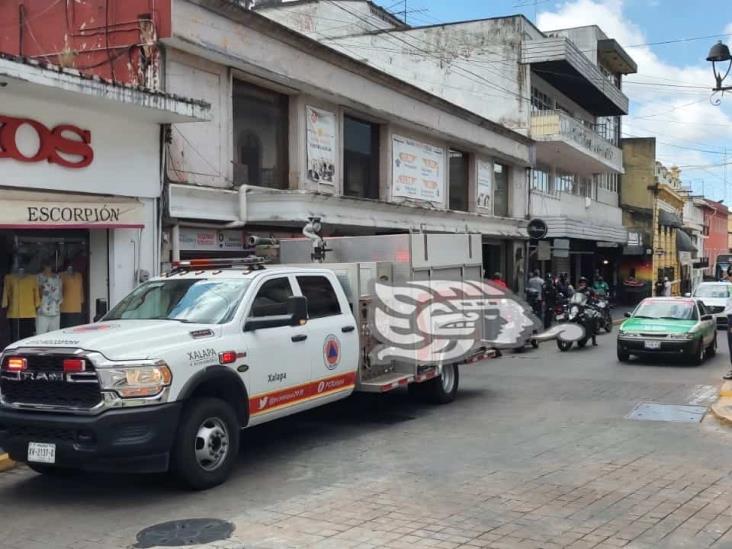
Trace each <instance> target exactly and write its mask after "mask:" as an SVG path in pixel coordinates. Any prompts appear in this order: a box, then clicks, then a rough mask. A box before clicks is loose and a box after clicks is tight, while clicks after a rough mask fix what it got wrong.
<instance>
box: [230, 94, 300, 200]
mask: <svg viewBox="0 0 732 549" xmlns="http://www.w3.org/2000/svg"><path fill="white" fill-rule="evenodd" d="M232 99H233V111H234V112H233V114H234V181H235V183H236V184H237V185H256V186H259V187H270V188H274V189H285V188H287V186H288V182H287V172H288V164H287V155H288V127H287V126H288V118H289V117H288V108H289V107H288V105H289V99H288V97H287V96H286V95H283V94H280V93H277V92H273V91H270V90H266V89H263V88H259V87H257V86H253V85H251V84H248V83H246V82H242V81H241V80H234V92H233V98H232Z"/></svg>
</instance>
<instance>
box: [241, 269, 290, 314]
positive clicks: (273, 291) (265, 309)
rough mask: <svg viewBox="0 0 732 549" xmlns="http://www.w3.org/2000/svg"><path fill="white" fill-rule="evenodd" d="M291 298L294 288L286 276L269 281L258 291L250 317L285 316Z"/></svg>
mask: <svg viewBox="0 0 732 549" xmlns="http://www.w3.org/2000/svg"><path fill="white" fill-rule="evenodd" d="M290 297H292V286H291V285H290V280H289V279H288V278H287V277H286V276H281V277H279V278H273V279H272V280H268V281H266V282H265V283H264V284H262V287H261V288H259V290H258V291H257V295H256V296H255V298H254V301H253V302H252V310H251V311H250V312H249V316H252V317H262V316H275V315H285V314H287V303H288V301H289V299H290Z"/></svg>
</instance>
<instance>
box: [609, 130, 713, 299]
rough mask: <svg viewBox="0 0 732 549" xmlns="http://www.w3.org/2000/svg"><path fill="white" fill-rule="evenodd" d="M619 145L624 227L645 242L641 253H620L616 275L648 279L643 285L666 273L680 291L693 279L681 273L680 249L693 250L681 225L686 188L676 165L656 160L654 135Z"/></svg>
mask: <svg viewBox="0 0 732 549" xmlns="http://www.w3.org/2000/svg"><path fill="white" fill-rule="evenodd" d="M622 147H623V159H624V163H625V174H624V175H623V176H622V177H621V193H620V194H621V197H622V207H623V219H624V223H625V226H626V227H627V228H628V231H629V232H631V233H633V234H638V235H640V236H641V239H642V242H643V243H644V245H643V246H642V247H641V248H640V252H641V253H640V254H631V253H626V254H625V255H624V256H623V259H622V261H621V264H620V276H621V277H622V278H623V279H625V278H628V277H631V278H635V279H637V280H641V281H644V282H646V283H647V285H648V287H647V291H651V289H652V288H653V287H654V286H655V284H656V283H657V282H658V281H663V280H664V279H665V278H668V280H669V281H670V282H671V284H672V292H673V294H674V295H678V294H679V293H682V290H685V289H686V286H687V285H688V284H689V282H686V281H688V280H690V279H691V272H690V271H689V272H688V273H686V277H685V276H684V273H682V269H681V263H680V262H679V251H682V252H689V253H692V252H696V248H695V247H694V246H693V243H692V241H691V239H690V238H689V236H688V235H687V233H685V232H684V231H682V230H681V229H682V228H683V226H684V222H683V220H682V215H683V210H684V205H685V203H686V195H687V192H686V190H685V189H684V188H683V187H682V184H681V178H680V173H679V170H678V168H671V169H667V168H666V167H664V166H663V165H662V164H661V163H660V162H658V161H657V160H656V139H655V138H653V137H644V138H629V139H623V140H622ZM725 231H726V228H725ZM646 243H647V244H646ZM629 251H631V250H626V252H629ZM682 282H683V284H682Z"/></svg>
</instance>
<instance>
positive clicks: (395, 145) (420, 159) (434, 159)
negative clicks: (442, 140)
mask: <svg viewBox="0 0 732 549" xmlns="http://www.w3.org/2000/svg"><path fill="white" fill-rule="evenodd" d="M392 154H393V166H392V174H393V185H392V192H391V195H392V197H397V196H400V197H403V198H411V199H413V200H423V201H426V202H442V201H443V197H444V196H445V189H444V179H445V149H443V148H442V147H435V146H434V145H429V144H427V143H422V142H420V141H416V140H414V139H409V138H406V137H401V136H399V135H395V136H394V137H393V141H392Z"/></svg>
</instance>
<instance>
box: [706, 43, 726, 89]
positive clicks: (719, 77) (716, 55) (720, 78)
mask: <svg viewBox="0 0 732 549" xmlns="http://www.w3.org/2000/svg"><path fill="white" fill-rule="evenodd" d="M707 61H711V63H712V71H713V72H714V79H715V80H716V81H717V87H715V88H714V91H715V92H725V91H730V90H732V86H722V83H723V82H724V79H725V78H727V75H728V74H729V72H730V69H732V55H730V53H729V48H728V47H727V45H726V44H723V43H722V41H721V40H720V41H719V42H717V43H716V44H714V45H713V46H712V49H710V50H709V55H708V56H707ZM725 62H726V63H727V67H726V68H727V70H726V71H725V70H724V69H725V67H724V63H725ZM717 63H720V64H721V65H722V67H721V70H719V68H718V67H717ZM723 71H724V74H722V72H723Z"/></svg>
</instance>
